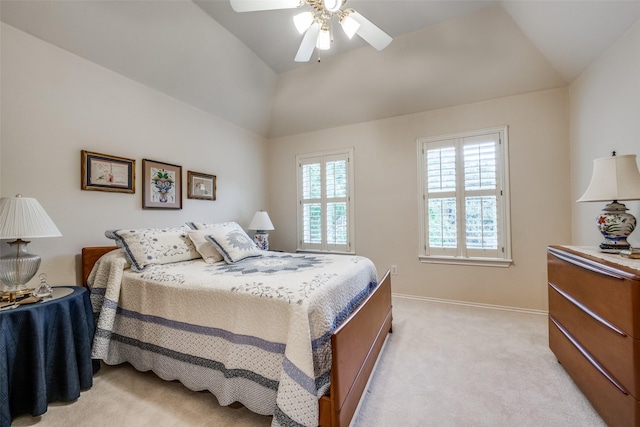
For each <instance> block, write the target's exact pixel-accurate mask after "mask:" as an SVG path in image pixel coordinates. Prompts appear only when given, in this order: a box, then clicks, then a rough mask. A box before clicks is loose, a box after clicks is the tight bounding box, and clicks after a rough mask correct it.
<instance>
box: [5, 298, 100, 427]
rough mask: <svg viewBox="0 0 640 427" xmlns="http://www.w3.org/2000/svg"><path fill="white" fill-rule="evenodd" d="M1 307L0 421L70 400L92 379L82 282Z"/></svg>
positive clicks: (90, 323) (90, 324) (89, 317)
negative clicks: (45, 297) (61, 292)
mask: <svg viewBox="0 0 640 427" xmlns="http://www.w3.org/2000/svg"><path fill="white" fill-rule="evenodd" d="M72 289H73V292H72V293H71V294H70V295H67V296H64V297H61V298H58V299H55V300H53V301H48V302H44V303H36V304H32V305H25V306H22V307H20V308H15V309H11V310H5V311H2V312H0V427H5V426H6V427H8V426H10V425H11V420H12V419H13V418H14V417H16V416H18V415H22V414H31V415H32V416H38V415H42V414H44V413H45V412H46V411H47V405H48V403H49V402H54V401H64V402H69V401H74V400H76V399H78V397H80V390H86V389H88V388H91V386H92V385H93V368H92V361H91V343H92V340H93V333H94V319H93V313H92V309H91V302H90V299H89V292H88V291H87V290H86V289H85V288H81V287H75V286H74V287H72Z"/></svg>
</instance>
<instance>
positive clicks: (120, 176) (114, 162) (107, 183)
mask: <svg viewBox="0 0 640 427" xmlns="http://www.w3.org/2000/svg"><path fill="white" fill-rule="evenodd" d="M80 168H81V177H80V188H81V189H82V190H94V191H111V192H114V193H130V194H133V193H135V192H136V161H135V160H134V159H127V158H126V157H118V156H112V155H109V154H102V153H95V152H93V151H87V150H81V151H80Z"/></svg>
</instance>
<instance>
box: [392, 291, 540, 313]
mask: <svg viewBox="0 0 640 427" xmlns="http://www.w3.org/2000/svg"><path fill="white" fill-rule="evenodd" d="M391 295H392V296H393V297H396V298H406V299H414V300H419V301H429V302H437V303H441V304H453V305H464V306H468V307H476V308H488V309H491V310H503V311H515V312H517V313H527V314H537V315H540V316H547V315H548V314H549V312H548V311H546V310H533V309H529V308H519V307H507V306H503V305H493V304H480V303H475V302H467V301H456V300H449V299H442V298H430V297H421V296H415V295H405V294H397V293H392V294H391Z"/></svg>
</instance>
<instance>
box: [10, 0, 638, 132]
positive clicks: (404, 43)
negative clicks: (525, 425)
mask: <svg viewBox="0 0 640 427" xmlns="http://www.w3.org/2000/svg"><path fill="white" fill-rule="evenodd" d="M348 6H349V7H353V8H354V9H356V10H358V12H360V13H361V14H362V15H364V16H366V17H367V18H368V19H369V20H370V21H372V22H374V23H375V24H376V25H378V26H379V27H380V28H382V29H383V30H385V31H386V32H387V33H389V34H390V35H391V36H393V37H394V41H393V42H392V43H391V45H389V46H388V47H387V48H386V49H384V50H383V51H381V52H378V51H376V50H374V49H373V48H371V47H370V46H369V45H367V44H366V43H365V42H364V41H362V40H360V39H358V38H357V37H355V38H354V39H352V40H348V39H346V38H344V37H341V36H339V35H338V33H339V32H338V31H336V38H335V41H334V43H333V45H332V48H331V50H330V51H329V52H328V53H323V55H322V56H321V62H318V61H317V60H316V56H314V57H313V59H312V61H311V62H310V63H304V64H298V63H295V62H294V61H293V57H294V56H295V53H296V51H297V48H298V45H299V43H300V41H301V38H302V36H301V35H299V34H298V33H297V32H296V31H295V29H294V28H293V25H292V23H291V19H292V15H293V14H295V13H296V10H295V9H294V10H277V11H268V12H251V13H242V14H240V13H236V12H234V11H233V10H232V9H231V7H230V6H229V4H228V0H194V1H191V0H174V1H155V0H144V1H137V0H126V1H108V0H107V1H104V0H92V1H85V0H80V1H74V0H44V1H39V0H31V1H23V0H2V1H1V2H0V18H1V19H2V21H3V22H4V23H6V24H9V25H11V26H13V27H15V28H18V29H20V30H22V31H25V32H28V33H30V34H32V35H34V36H36V37H39V38H41V39H43V40H45V41H47V42H49V43H51V44H53V45H56V46H58V47H60V48H62V49H65V50H67V51H69V52H72V53H74V54H76V55H78V56H81V57H84V58H86V59H88V60H90V61H92V62H95V63H97V64H99V65H101V66H104V67H106V68H108V69H111V70H113V71H115V72H117V73H119V74H122V75H124V76H126V77H128V78H131V79H133V80H136V81H138V82H139V83H141V84H144V85H147V86H149V87H152V88H154V89H157V90H160V91H163V92H165V93H167V94H168V95H170V96H172V97H174V98H176V99H178V100H181V101H183V102H186V103H188V104H191V105H193V106H195V107H197V108H200V109H203V110H205V111H208V112H210V113H211V114H213V115H215V116H217V117H219V118H221V119H224V120H226V121H229V122H231V123H234V124H236V125H238V126H240V127H243V128H245V129H248V130H250V131H252V132H255V133H258V134H261V135H264V136H283V135H289V134H293V133H298V132H306V131H311V130H315V129H320V128H326V127H333V126H340V125H345V124H349V123H356V122H360V121H367V120H375V119H380V118H384V117H391V116H397V115H401V114H410V113H413V112H419V111H424V110H428V109H434V108H442V107H446V106H451V105H459V104H462V103H469V102H476V101H481V100H485V99H491V98H496V97H501V96H507V95H512V94H517V93H523V92H528V91H534V90H543V89H549V88H554V87H562V86H565V85H567V84H568V83H570V82H571V81H572V80H573V79H574V78H575V77H576V76H577V75H579V74H580V73H581V72H582V71H584V70H585V69H586V68H587V67H588V66H589V64H591V63H592V62H593V61H594V60H595V59H596V58H597V57H598V56H600V55H601V54H602V53H603V52H604V51H605V50H606V48H607V47H608V46H610V45H611V43H613V42H614V41H615V40H616V39H617V38H618V37H619V36H620V35H621V34H622V33H623V32H624V31H625V30H626V29H627V28H628V27H629V26H630V25H631V24H633V23H634V22H635V21H636V20H638V18H639V17H640V0H623V1H616V0H600V1H581V0H573V1H566V0H565V1H560V0H558V1H553V0H551V1H525V0H514V1H461V0H440V1H430V0H425V1H420V0H410V1H403V0H387V1H376V0H348Z"/></svg>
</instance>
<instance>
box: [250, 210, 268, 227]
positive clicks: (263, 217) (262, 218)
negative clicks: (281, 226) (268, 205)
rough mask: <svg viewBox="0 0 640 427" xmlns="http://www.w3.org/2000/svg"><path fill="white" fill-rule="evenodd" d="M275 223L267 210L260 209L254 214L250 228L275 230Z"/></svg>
mask: <svg viewBox="0 0 640 427" xmlns="http://www.w3.org/2000/svg"><path fill="white" fill-rule="evenodd" d="M273 229H274V228H273V223H271V219H270V218H269V214H268V213H266V212H265V211H258V212H256V214H255V215H254V216H253V219H252V220H251V224H249V230H273Z"/></svg>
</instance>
